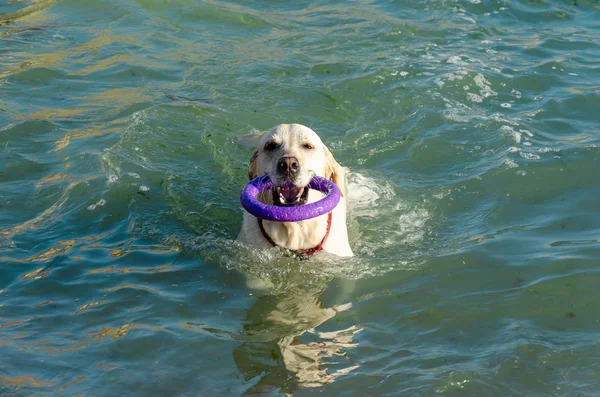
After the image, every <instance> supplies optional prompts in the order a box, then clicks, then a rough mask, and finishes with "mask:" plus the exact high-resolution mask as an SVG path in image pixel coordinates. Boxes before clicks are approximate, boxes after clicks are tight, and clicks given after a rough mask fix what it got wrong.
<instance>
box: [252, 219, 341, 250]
mask: <svg viewBox="0 0 600 397" xmlns="http://www.w3.org/2000/svg"><path fill="white" fill-rule="evenodd" d="M331 218H332V215H331V212H330V213H329V214H328V215H327V229H325V237H323V240H321V242H320V243H319V245H317V246H316V247H312V248H307V249H299V250H290V251H291V252H292V253H293V254H296V255H298V256H311V255H314V254H316V253H317V252H319V251H323V244H325V241H327V237H329V232H330V231H331ZM258 226H259V227H260V231H261V232H262V234H263V236H264V238H265V239H267V241H268V242H269V243H270V244H271V245H272V246H273V247H279V246H278V245H277V244H276V243H275V241H273V239H272V238H271V237H270V236H269V235H268V234H267V231H266V230H265V227H264V226H263V220H262V219H260V218H258Z"/></svg>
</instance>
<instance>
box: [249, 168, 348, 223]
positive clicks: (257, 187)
mask: <svg viewBox="0 0 600 397" xmlns="http://www.w3.org/2000/svg"><path fill="white" fill-rule="evenodd" d="M308 187H309V188H311V189H315V190H318V191H320V192H322V193H325V194H326V196H325V197H323V198H322V199H321V200H319V201H317V202H314V203H310V204H304V205H298V206H294V207H280V206H277V205H267V204H265V203H261V202H260V201H258V199H257V198H256V196H258V194H259V193H260V192H262V191H265V190H270V189H273V183H272V182H271V180H270V179H269V177H268V176H267V175H264V176H259V177H258V178H256V179H253V180H251V181H250V182H248V184H247V185H246V186H245V187H244V189H243V190H242V194H241V195H240V201H241V202H242V207H244V209H245V210H246V211H248V212H249V213H250V214H252V215H254V216H255V217H257V218H261V219H264V220H267V221H274V222H297V221H304V220H306V219H311V218H316V217H317V216H320V215H323V214H326V213H328V212H329V211H331V210H333V209H334V208H335V206H336V205H337V204H338V203H339V202H340V189H338V187H337V186H336V184H335V183H333V182H331V181H330V180H329V179H325V178H321V177H320V176H313V178H312V179H311V181H310V182H309V184H308Z"/></svg>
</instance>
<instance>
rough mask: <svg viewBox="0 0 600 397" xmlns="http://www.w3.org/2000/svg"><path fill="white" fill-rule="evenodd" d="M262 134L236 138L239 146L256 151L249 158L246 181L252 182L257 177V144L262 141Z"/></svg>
mask: <svg viewBox="0 0 600 397" xmlns="http://www.w3.org/2000/svg"><path fill="white" fill-rule="evenodd" d="M263 134H264V132H255V133H253V134H248V135H242V136H238V137H237V141H238V143H239V144H240V145H242V146H244V147H246V148H248V149H256V150H255V151H254V153H253V154H252V157H250V166H249V167H248V179H249V180H252V179H254V178H256V177H258V149H257V148H258V144H259V143H260V140H261V139H262V136H263Z"/></svg>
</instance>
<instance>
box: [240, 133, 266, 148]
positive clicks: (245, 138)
mask: <svg viewBox="0 0 600 397" xmlns="http://www.w3.org/2000/svg"><path fill="white" fill-rule="evenodd" d="M263 134H264V132H255V133H253V134H248V135H242V136H238V137H237V141H238V143H239V144H240V145H242V146H243V147H245V148H248V149H256V148H257V147H258V144H259V143H260V139H261V138H262V136H263Z"/></svg>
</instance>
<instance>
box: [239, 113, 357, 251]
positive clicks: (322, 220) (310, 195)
mask: <svg viewBox="0 0 600 397" xmlns="http://www.w3.org/2000/svg"><path fill="white" fill-rule="evenodd" d="M239 141H240V143H241V144H243V145H244V146H247V147H252V148H255V149H256V151H255V152H254V155H253V156H252V159H251V160H250V167H249V170H248V177H249V179H250V180H252V179H254V178H256V177H258V176H261V175H268V176H269V178H270V179H271V181H272V182H273V184H274V185H275V186H276V188H275V189H273V191H269V192H263V193H261V194H260V195H259V200H260V201H262V202H264V203H266V204H271V205H273V204H275V205H286V206H288V205H302V204H307V203H312V202H315V201H318V200H320V199H321V198H322V197H323V196H322V194H321V193H320V192H318V191H315V190H312V189H309V188H308V187H307V185H308V183H309V182H310V180H311V179H312V177H313V176H315V175H317V176H321V177H323V178H327V179H329V180H331V181H333V182H334V183H335V184H336V185H337V186H338V188H339V189H340V191H341V192H342V197H341V199H340V202H339V203H338V205H337V206H336V207H335V208H334V209H333V210H332V211H331V220H330V221H329V214H324V215H321V216H319V217H316V218H313V219H307V220H304V221H300V222H270V221H262V220H259V219H258V218H256V217H254V216H252V215H250V214H249V213H247V212H244V220H243V223H242V229H241V231H240V234H239V236H238V240H240V241H242V242H244V243H246V244H249V245H252V246H255V247H259V248H270V247H273V246H274V245H276V246H279V247H282V248H286V249H289V250H291V251H295V252H310V251H311V250H313V249H315V248H318V249H321V248H322V249H323V250H324V251H326V252H329V253H331V254H335V255H338V256H352V255H353V254H352V250H351V249H350V245H349V243H348V230H347V227H346V194H345V174H346V169H345V168H344V167H342V166H340V165H339V164H338V163H337V161H336V160H335V159H334V158H333V155H332V154H331V152H330V151H329V149H328V148H327V147H326V146H325V145H324V144H323V142H322V141H321V139H320V138H319V136H318V135H317V134H316V133H315V132H314V131H313V130H311V129H310V128H308V127H305V126H303V125H300V124H280V125H278V126H275V127H273V128H271V129H270V130H269V131H267V132H261V133H257V134H251V135H246V136H243V137H240V139H239ZM286 182H291V183H292V184H293V185H294V186H293V187H289V186H288V185H285V184H286ZM284 185H285V186H284ZM261 223H262V225H261Z"/></svg>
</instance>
